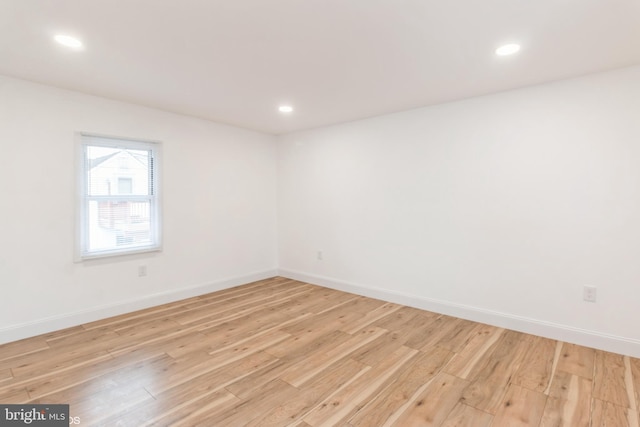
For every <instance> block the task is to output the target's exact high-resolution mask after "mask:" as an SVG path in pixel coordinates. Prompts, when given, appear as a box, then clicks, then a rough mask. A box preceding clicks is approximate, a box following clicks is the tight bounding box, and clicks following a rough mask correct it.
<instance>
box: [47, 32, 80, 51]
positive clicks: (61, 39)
mask: <svg viewBox="0 0 640 427" xmlns="http://www.w3.org/2000/svg"><path fill="white" fill-rule="evenodd" d="M53 39H54V40H55V41H57V42H58V43H60V44H61V45H63V46H66V47H70V48H71V49H76V50H79V49H82V42H81V41H80V40H78V39H77V38H75V37H71V36H66V35H64V34H58V35H57V36H55V37H54V38H53Z"/></svg>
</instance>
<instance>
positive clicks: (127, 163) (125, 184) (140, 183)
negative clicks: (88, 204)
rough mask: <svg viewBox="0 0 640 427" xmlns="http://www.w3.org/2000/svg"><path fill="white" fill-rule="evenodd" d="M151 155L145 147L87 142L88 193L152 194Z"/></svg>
mask: <svg viewBox="0 0 640 427" xmlns="http://www.w3.org/2000/svg"><path fill="white" fill-rule="evenodd" d="M150 158H151V153H150V151H146V150H130V149H121V148H113V147H100V146H95V145H90V146H87V163H88V164H87V173H88V177H87V182H88V189H87V191H88V194H89V195H90V196H117V195H135V196H145V195H149V191H150V186H149V176H150V174H149V163H150Z"/></svg>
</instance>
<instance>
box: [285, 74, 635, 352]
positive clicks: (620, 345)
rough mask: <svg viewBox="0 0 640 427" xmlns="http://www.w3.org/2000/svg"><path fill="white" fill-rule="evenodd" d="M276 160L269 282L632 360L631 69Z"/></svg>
mask: <svg viewBox="0 0 640 427" xmlns="http://www.w3.org/2000/svg"><path fill="white" fill-rule="evenodd" d="M336 102H339V100H336ZM278 155H279V171H278V174H279V175H278V182H279V189H278V194H279V201H278V203H279V204H278V215H279V216H278V218H279V264H280V269H281V274H283V275H286V276H290V277H295V278H301V279H305V280H308V281H311V282H315V283H318V284H324V285H328V286H334V287H337V288H341V289H345V290H352V291H356V292H359V293H364V294H368V295H371V296H378V297H381V298H385V299H388V300H395V301H398V302H403V303H408V304H412V305H415V306H418V307H423V308H429V309H433V310H437V311H441V312H445V313H451V314H456V315H459V316H462V317H467V318H471V319H475V320H481V321H486V322H490V323H494V324H498V325H501V326H508V327H512V328H515V329H520V330H524V331H528V332H533V333H538V334H541V335H546V336H550V337H552V338H560V339H566V340H569V341H574V342H579V343H582V344H587V345H591V346H595V347H600V348H607V349H610V350H613V351H618V352H622V353H627V354H635V355H636V356H640V328H639V327H638V325H640V67H633V68H627V69H622V70H617V71H613V72H608V73H602V74H597V75H592V76H587V77H583V78H578V79H572V80H566V81H562V82H557V83H553V84H547V85H541V86H535V87H530V88H525V89H521V90H516V91H511V92H505V93H501V94H496V95H492V96H485V97H480V98H475V99H470V100H465V101H460V102H455V103H450V104H446V105H439V106H434V107H428V108H422V109H417V110H412V111H407V112H403V113H398V114H393V115H387V116H381V117H376V118H372V119H367V120H362V121H358V122H353V123H348V124H343V125H338V126H332V127H326V128H321V129H318V130H313V131H307V132H301V133H296V134H290V135H286V136H283V137H281V138H280V141H279V154H278ZM318 250H322V251H323V258H324V259H323V260H322V261H319V260H317V259H316V258H317V257H316V252H317V251H318ZM583 285H593V286H597V287H598V295H597V296H598V301H597V303H595V304H593V303H587V302H584V301H583V300H582V287H583Z"/></svg>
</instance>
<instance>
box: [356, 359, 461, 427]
mask: <svg viewBox="0 0 640 427" xmlns="http://www.w3.org/2000/svg"><path fill="white" fill-rule="evenodd" d="M452 356H453V353H451V352H450V351H449V350H447V349H444V348H440V347H434V348H432V349H430V351H429V352H426V353H422V352H420V353H418V355H416V357H414V358H412V359H411V360H410V361H409V362H408V363H406V364H405V365H404V366H403V367H402V369H401V370H400V371H398V373H397V374H396V376H395V379H394V381H393V382H392V383H390V384H389V385H388V386H387V387H385V388H384V389H383V390H381V391H380V393H378V395H377V396H376V397H375V398H374V399H372V400H370V401H369V403H368V404H367V405H366V407H364V408H363V409H362V410H361V411H359V412H358V413H357V414H356V415H355V416H354V417H353V418H351V419H349V420H348V421H349V423H350V424H352V425H353V426H367V425H379V426H382V425H384V424H385V423H386V422H387V420H388V419H389V418H390V417H392V416H393V415H394V414H395V413H396V411H397V410H398V409H399V408H401V407H402V406H403V405H404V404H405V403H407V402H408V399H409V398H410V397H411V396H412V395H413V394H414V393H415V392H416V391H417V390H418V389H419V388H420V387H421V386H422V385H424V384H426V383H428V382H429V381H430V380H431V379H432V378H434V377H435V376H436V375H437V374H438V372H440V370H441V369H442V367H443V366H444V365H445V364H446V363H447V362H448V361H449V359H450V358H451V357H452Z"/></svg>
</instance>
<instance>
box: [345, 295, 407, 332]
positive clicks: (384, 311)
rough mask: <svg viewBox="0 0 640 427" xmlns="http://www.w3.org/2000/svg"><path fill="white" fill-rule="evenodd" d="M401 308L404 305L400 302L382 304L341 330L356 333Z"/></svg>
mask: <svg viewBox="0 0 640 427" xmlns="http://www.w3.org/2000/svg"><path fill="white" fill-rule="evenodd" d="M401 308H402V306H401V305H400V304H394V303H391V302H388V303H385V304H382V305H381V306H380V307H377V308H375V309H374V310H371V311H370V312H368V313H365V315H364V316H363V317H361V318H360V319H358V320H355V321H353V322H351V323H348V324H346V325H344V326H343V327H342V328H341V330H342V331H344V332H346V333H348V334H353V333H356V332H358V331H359V330H360V329H363V328H366V327H368V326H371V324H372V323H373V322H375V321H377V320H380V319H382V318H383V317H386V316H388V315H389V314H392V313H395V312H397V311H398V310H400V309H401Z"/></svg>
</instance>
